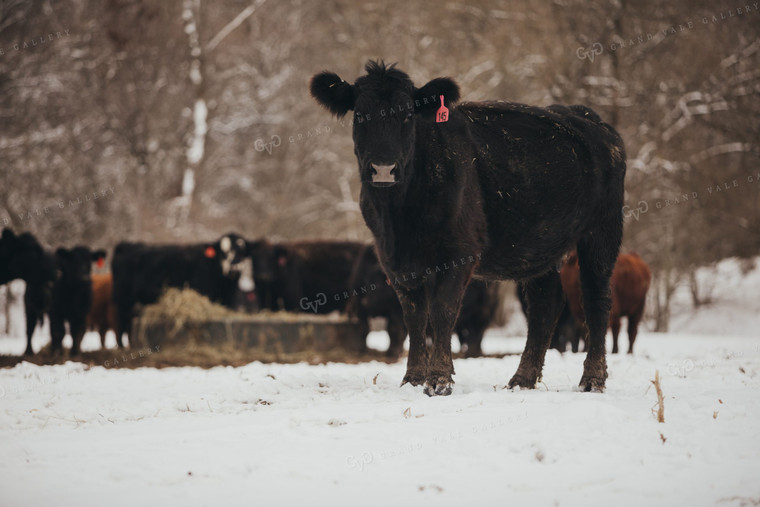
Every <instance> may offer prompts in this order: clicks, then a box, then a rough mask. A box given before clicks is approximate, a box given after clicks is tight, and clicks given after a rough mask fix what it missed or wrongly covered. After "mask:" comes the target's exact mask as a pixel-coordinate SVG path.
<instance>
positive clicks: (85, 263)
mask: <svg viewBox="0 0 760 507" xmlns="http://www.w3.org/2000/svg"><path fill="white" fill-rule="evenodd" d="M105 255H106V254H105V252H104V251H102V250H98V251H96V252H92V251H91V250H90V249H89V248H87V247H84V246H75V247H74V248H71V249H67V248H59V249H58V250H56V251H55V263H56V266H57V269H58V278H57V279H56V282H55V285H54V286H53V298H52V302H51V304H50V312H49V315H50V342H51V351H52V352H53V353H58V352H61V351H62V350H63V337H64V336H66V328H65V325H66V323H68V325H69V333H70V334H71V339H72V346H71V352H70V354H71V355H77V354H79V346H80V344H81V343H82V337H83V336H84V333H85V331H86V330H87V314H88V313H89V311H90V306H91V305H92V278H91V273H92V263H93V262H97V261H100V260H101V259H103V258H105ZM35 308H36V307H35ZM29 311H30V309H29V307H28V306H27V313H28V312H29ZM41 319H42V314H40V315H38V316H37V319H36V320H40V321H41ZM27 321H31V319H30V317H29V315H27ZM27 334H28V330H27ZM27 345H28V346H29V345H30V342H29V343H28V344H27Z"/></svg>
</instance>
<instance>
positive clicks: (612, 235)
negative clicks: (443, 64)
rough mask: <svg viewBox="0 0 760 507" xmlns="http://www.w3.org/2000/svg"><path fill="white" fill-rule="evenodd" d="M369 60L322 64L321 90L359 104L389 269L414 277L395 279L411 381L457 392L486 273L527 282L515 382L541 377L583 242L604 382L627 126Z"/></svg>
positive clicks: (359, 138) (366, 202)
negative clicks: (569, 271)
mask: <svg viewBox="0 0 760 507" xmlns="http://www.w3.org/2000/svg"><path fill="white" fill-rule="evenodd" d="M365 70H366V75H364V76H362V77H360V78H359V79H357V80H356V82H355V83H353V84H352V83H349V82H346V81H343V80H342V79H341V78H340V77H338V76H337V75H336V74H334V73H331V72H322V73H320V74H317V75H315V76H314V77H313V78H312V81H311V94H312V96H313V97H314V98H315V99H316V100H317V102H319V103H320V104H321V105H323V106H324V107H325V108H327V109H328V110H329V111H330V112H332V113H334V114H335V115H337V116H339V117H340V116H343V115H345V114H346V113H347V112H348V111H351V110H353V111H354V112H355V114H354V121H353V139H354V152H355V154H356V158H357V160H358V162H359V176H360V178H361V197H360V206H361V210H362V215H363V216H364V220H365V222H366V223H367V225H368V226H369V228H370V230H371V231H372V234H373V235H374V237H375V242H376V245H377V252H378V257H379V259H380V262H381V264H382V266H383V269H384V270H385V272H386V274H387V275H388V276H389V277H392V278H394V279H396V278H398V279H399V280H401V283H400V284H398V285H396V284H394V288H395V290H396V292H397V295H398V297H399V300H400V302H401V306H402V308H403V312H404V321H405V322H406V325H407V327H408V329H409V334H410V349H409V359H408V364H407V371H406V375H405V376H404V380H403V382H409V383H411V384H413V385H424V390H425V392H426V393H427V394H429V395H446V394H450V393H451V390H452V384H453V380H452V374H453V373H454V366H453V363H452V359H451V335H452V329H453V327H454V323H455V321H456V318H457V315H458V313H459V309H460V306H461V304H462V296H463V294H464V292H465V288H466V287H467V285H468V284H469V282H470V279H471V278H472V276H473V275H475V276H478V277H481V278H485V279H513V280H518V281H519V283H520V284H521V287H522V290H523V291H524V292H525V296H526V299H527V302H528V339H527V343H526V345H525V351H524V352H523V354H522V358H521V361H520V366H519V367H518V369H517V372H516V373H515V375H514V376H513V377H512V379H511V380H510V381H509V386H521V387H526V388H533V387H534V386H535V384H536V382H537V381H538V379H539V378H540V377H541V372H542V369H543V364H544V356H545V354H546V349H547V347H548V346H549V341H550V339H551V335H552V332H553V330H554V327H555V325H556V322H557V318H558V316H559V313H560V310H561V309H562V286H561V284H560V279H559V275H558V273H557V266H558V265H559V262H560V260H561V259H562V257H563V255H564V254H565V253H566V252H568V251H569V250H571V249H573V248H576V247H577V249H578V256H579V259H580V269H581V278H582V285H583V303H584V308H585V310H586V317H587V323H588V327H589V329H590V346H589V350H588V355H587V358H586V361H585V363H584V372H583V376H582V377H581V381H580V386H581V388H582V389H583V390H586V391H601V390H603V388H604V385H605V379H606V378H607V366H606V359H605V350H604V335H605V331H606V326H607V317H608V314H609V309H610V293H609V280H610V275H611V273H612V269H613V267H614V265H615V259H616V258H617V255H618V251H619V249H620V242H621V237H622V231H623V220H622V213H621V211H620V210H621V209H622V206H623V180H624V177H625V150H624V147H623V141H622V139H621V138H620V136H619V135H618V134H617V132H615V130H614V129H613V128H612V127H611V126H610V125H608V124H606V123H604V122H603V121H601V119H600V118H599V116H598V115H597V114H596V113H594V111H592V110H591V109H589V108H587V107H584V106H570V107H564V106H551V107H548V108H539V107H531V106H527V105H523V104H514V103H509V102H481V103H463V104H459V105H457V102H458V100H459V87H458V86H457V85H456V83H455V82H454V81H452V80H451V79H449V78H437V79H433V80H432V81H430V82H429V83H427V84H425V85H424V86H422V87H420V88H418V87H416V86H415V85H414V83H413V82H412V81H411V79H410V78H409V76H408V75H407V74H405V73H404V72H402V71H400V70H398V69H396V68H395V67H394V66H386V65H385V64H384V63H382V62H380V63H377V62H369V63H368V64H367V65H366V67H365ZM444 265H445V266H448V267H449V268H450V269H440V267H441V266H444ZM431 267H436V268H437V269H435V270H431ZM426 335H427V336H429V337H431V338H432V340H433V346H432V349H431V351H430V352H428V348H427V347H426V346H425V337H426Z"/></svg>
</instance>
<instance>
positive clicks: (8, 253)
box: [0, 229, 57, 355]
mask: <svg viewBox="0 0 760 507" xmlns="http://www.w3.org/2000/svg"><path fill="white" fill-rule="evenodd" d="M56 277H57V275H56V265H55V259H54V258H53V257H52V256H51V255H50V254H48V253H47V252H45V250H44V249H43V248H42V246H41V245H40V244H39V242H38V241H37V239H36V238H35V237H34V236H32V235H31V234H30V233H28V232H27V233H23V234H19V235H16V234H15V233H14V232H13V231H12V230H10V229H3V234H2V238H0V285H1V284H6V283H8V282H10V281H11V280H15V279H17V278H20V279H22V280H24V281H25V282H26V292H25V293H24V306H25V309H26V335H27V341H26V352H25V354H26V355H31V354H33V353H34V351H33V350H32V334H34V328H35V327H36V326H37V322H38V321H40V324H41V323H42V322H41V320H42V318H43V317H44V315H45V313H47V311H48V310H49V308H50V301H51V299H52V296H53V286H54V284H55V280H56Z"/></svg>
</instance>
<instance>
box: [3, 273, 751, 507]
mask: <svg viewBox="0 0 760 507" xmlns="http://www.w3.org/2000/svg"><path fill="white" fill-rule="evenodd" d="M738 265H739V264H738V263H737V262H735V261H727V262H725V263H721V264H719V265H718V266H717V268H716V269H717V271H716V273H717V274H718V277H717V278H716V280H717V281H716V286H715V289H714V292H713V296H714V297H715V299H716V302H715V304H714V305H712V306H710V307H703V308H700V310H699V312H698V313H696V314H691V315H686V316H683V315H682V314H681V313H676V314H675V315H676V318H675V319H674V324H673V325H672V326H671V329H672V330H673V331H672V332H671V333H668V334H661V333H652V332H648V331H644V332H642V333H640V334H639V337H638V339H637V341H636V347H635V354H634V355H633V356H629V355H608V367H609V379H608V381H607V390H606V391H605V393H604V394H594V393H582V392H578V391H577V390H576V385H577V383H578V381H579V379H580V376H581V373H582V370H583V360H584V356H583V354H570V353H567V354H564V355H561V354H559V353H558V352H556V351H549V352H548V354H547V357H546V365H545V367H544V378H543V382H542V383H540V384H539V386H538V387H537V389H535V390H517V391H511V390H507V389H504V385H505V384H506V383H507V381H508V380H509V378H510V377H511V375H512V374H513V373H514V372H515V370H516V368H517V365H518V362H519V356H518V355H506V356H505V357H502V358H479V359H457V360H455V368H456V372H457V374H456V376H455V381H456V384H455V386H454V393H453V394H452V395H451V396H448V397H437V398H428V397H427V396H425V395H424V394H423V393H422V389H421V388H415V387H412V386H408V385H407V386H404V387H399V382H400V380H401V378H402V376H403V374H404V370H405V363H404V361H400V362H398V363H395V364H390V365H388V364H384V363H378V362H368V363H362V364H357V365H349V364H326V365H316V366H315V365H308V364H305V363H302V364H292V365H283V364H261V363H252V364H249V365H246V366H244V367H240V368H232V367H217V368H212V369H209V370H203V369H200V368H189V367H188V368H169V369H163V370H156V369H152V368H137V369H115V368H104V367H100V366H95V367H90V368H88V367H86V366H84V365H82V364H79V363H73V362H68V363H66V364H63V365H56V366H36V365H33V364H31V363H26V362H24V363H21V364H19V365H17V366H15V367H13V368H9V369H1V370H0V446H1V447H2V449H3V460H2V462H0V505H3V506H21V505H24V506H27V505H32V506H34V505H40V506H44V505H70V504H76V505H78V506H83V507H84V506H90V505H92V506H96V505H97V506H101V505H103V504H106V503H107V504H108V505H110V506H120V505H125V506H126V505H130V506H132V505H144V504H147V505H193V506H199V507H200V506H204V505H205V506H217V505H246V506H248V505H294V504H296V502H299V503H303V502H304V501H306V502H308V503H309V504H310V505H346V504H354V505H355V504H361V505H409V504H412V503H413V502H419V503H420V504H421V505H428V504H433V503H434V504H435V505H457V506H461V505H491V504H500V505H503V504H514V505H547V506H555V505H558V506H574V505H583V506H596V505H601V506H608V505H615V506H628V505H631V506H638V505H654V506H659V505H663V506H666V505H667V506H669V505H720V506H740V505H757V503H758V501H760V481H758V480H757V478H758V477H760V439H758V438H757V435H758V434H760V404H758V392H759V390H760V376H759V375H758V373H760V336H758V333H757V332H756V329H757V327H756V318H757V312H756V311H755V312H754V314H753V311H752V308H755V305H757V300H758V298H757V297H756V296H757V292H758V289H760V283H759V282H760V280H758V274H757V273H755V272H754V271H753V272H750V273H748V274H747V275H746V276H745V275H742V274H741V271H740V270H739V269H738ZM705 273H707V271H706V272H705ZM734 283H740V284H745V285H746V284H754V285H753V286H752V287H749V286H745V287H744V288H743V289H737V286H736V285H733V286H732V285H731V284H734ZM732 287H733V289H732ZM753 291H754V292H753ZM682 296H684V295H682ZM679 297H681V296H679ZM731 298H733V299H731ZM752 298H754V300H752V301H750V299H752ZM685 301H686V299H683V301H682V302H685ZM679 304H680V303H679ZM742 305H743V306H742ZM734 307H737V308H736V311H735V312H734V313H730V314H727V315H726V316H724V317H723V318H722V319H719V317H720V315H721V312H725V311H728V310H729V309H731V308H734ZM679 311H684V308H680V310H679ZM702 314H705V315H706V317H704V321H701V319H703V318H702V317H701V315H702ZM713 319H715V320H719V321H722V323H723V324H724V326H723V327H724V329H725V330H727V331H726V332H724V333H723V334H721V335H717V334H709V331H708V330H707V329H706V327H705V326H706V324H707V323H708V322H711V321H712V320H713ZM513 322H515V324H512V325H511V326H510V327H508V328H504V329H492V330H489V332H488V333H487V335H486V338H485V340H484V343H483V347H484V350H485V352H486V353H512V352H519V351H521V349H522V347H523V345H524V334H513V333H511V331H510V330H511V329H519V326H520V324H519V319H518V318H517V316H513ZM715 326H716V327H720V326H719V325H718V324H716V325H715ZM697 328H699V331H700V332H697ZM622 339H623V343H626V340H627V338H626V337H625V336H624V337H623V338H622ZM109 343H110V346H113V336H110V337H109ZM369 343H370V345H371V346H373V347H378V348H383V347H385V346H387V335H386V334H385V333H384V332H376V333H372V335H371V336H370V340H369ZM455 343H456V341H455ZM609 345H610V343H609V337H608V350H609ZM0 346H1V347H2V350H3V351H10V350H11V349H12V350H13V351H14V352H15V353H19V349H20V350H23V340H22V339H21V338H5V339H2V340H0ZM95 347H97V337H96V336H95V335H93V334H88V335H87V336H86V337H85V341H84V343H83V348H95ZM139 360H140V359H139V358H136V359H134V360H133V361H139ZM138 366H139V364H138ZM655 371H659V373H660V377H661V384H662V390H663V394H664V407H665V423H663V424H660V423H658V422H657V420H656V417H655V415H654V414H653V409H654V408H655V406H656V402H657V399H656V394H655V391H654V388H653V386H652V385H651V383H650V380H651V379H653V378H654V375H655Z"/></svg>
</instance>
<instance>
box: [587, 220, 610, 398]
mask: <svg viewBox="0 0 760 507" xmlns="http://www.w3.org/2000/svg"><path fill="white" fill-rule="evenodd" d="M619 249H620V235H618V234H609V235H607V236H606V237H605V236H604V235H589V236H588V238H587V239H584V240H583V241H581V242H579V243H578V261H579V264H580V270H581V289H582V291H583V308H584V311H585V314H586V326H587V327H588V340H587V350H588V352H587V354H586V360H585V361H584V363H583V377H581V381H580V387H581V388H582V389H583V390H584V391H595V392H601V391H603V390H604V383H605V381H606V379H607V358H606V355H605V354H606V352H605V344H604V338H605V335H606V334H607V324H608V322H609V315H610V309H611V307H612V298H611V296H610V277H611V276H612V270H613V268H614V267H615V261H616V259H617V255H618V252H619Z"/></svg>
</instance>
